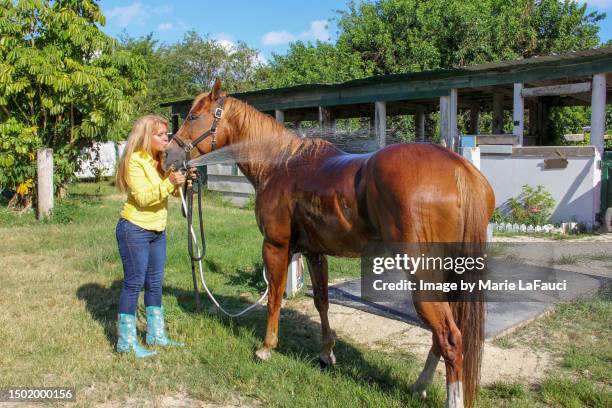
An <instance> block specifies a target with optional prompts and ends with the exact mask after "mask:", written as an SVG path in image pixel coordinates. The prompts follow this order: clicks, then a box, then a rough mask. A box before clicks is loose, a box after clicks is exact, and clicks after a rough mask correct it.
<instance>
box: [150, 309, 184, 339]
mask: <svg viewBox="0 0 612 408" xmlns="http://www.w3.org/2000/svg"><path fill="white" fill-rule="evenodd" d="M147 344H149V345H155V346H175V347H183V346H184V345H185V343H181V342H179V341H174V340H170V339H169V338H168V336H167V335H166V328H165V324H164V309H163V308H162V307H159V306H147Z"/></svg>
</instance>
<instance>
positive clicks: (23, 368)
mask: <svg viewBox="0 0 612 408" xmlns="http://www.w3.org/2000/svg"><path fill="white" fill-rule="evenodd" d="M122 203H123V197H122V196H120V195H118V194H117V193H116V192H115V191H114V190H113V188H112V187H111V186H109V185H108V184H107V183H100V184H93V183H81V184H77V185H74V186H72V188H71V189H70V195H69V197H68V198H66V199H64V200H63V201H62V202H61V203H59V204H56V210H55V214H54V217H53V218H52V219H51V220H50V221H45V222H38V221H36V220H35V219H34V217H33V215H32V214H25V215H21V216H19V215H16V214H14V213H12V212H9V211H8V210H6V209H5V208H4V205H3V206H0V240H1V242H2V245H1V246H0V258H1V265H2V270H1V272H0V276H1V279H2V280H1V285H0V308H1V309H2V313H0V325H1V327H2V329H0V343H1V344H3V346H4V347H2V348H1V349H0V388H7V387H11V386H39V387H40V386H46V387H51V386H56V387H74V388H75V389H76V391H77V404H78V405H80V406H91V405H95V404H96V403H101V402H105V401H114V402H117V403H119V404H121V403H122V402H125V401H126V400H128V399H129V398H145V399H148V400H151V399H153V398H154V397H156V396H161V395H177V394H187V395H188V396H189V397H191V398H195V399H201V400H204V401H208V402H214V403H234V404H237V403H242V404H246V405H258V404H261V405H263V406H290V405H291V406H300V407H302V406H317V407H318V406H338V407H353V406H372V407H382V406H398V407H399V406H409V407H422V406H430V407H439V406H443V405H444V401H445V391H444V387H443V384H441V383H436V384H435V385H434V386H433V387H432V390H431V392H430V393H429V395H430V396H429V398H428V400H427V401H425V402H423V401H420V400H418V399H414V398H413V397H411V396H410V394H409V392H408V386H409V385H410V384H411V383H412V382H413V381H414V380H415V379H416V377H417V375H418V373H419V372H420V369H421V368H422V362H421V361H419V360H418V359H417V358H416V357H415V356H414V355H413V354H411V353H410V350H405V352H403V353H397V352H394V353H385V352H384V351H380V350H376V351H375V350H369V349H367V348H365V347H363V346H361V345H359V344H355V343H352V342H350V341H347V340H346V339H340V340H339V341H338V344H337V347H336V350H335V351H336V356H337V358H338V365H337V366H336V367H335V368H334V369H332V370H328V371H324V372H323V371H321V370H320V369H319V367H318V363H317V360H316V359H317V355H318V353H319V349H320V330H319V326H318V321H317V322H313V323H312V324H306V325H305V324H304V316H300V315H298V313H297V312H294V311H288V310H285V311H283V314H282V318H281V327H280V330H281V332H280V344H279V348H278V349H277V351H276V352H275V353H274V355H273V358H272V360H271V361H269V362H266V363H263V364H262V363H258V362H256V361H255V360H254V358H253V352H254V350H255V349H256V348H257V347H258V346H259V344H260V342H261V340H262V339H263V335H264V332H265V311H264V310H257V311H254V312H252V313H250V314H249V315H247V316H246V317H242V318H238V319H227V318H223V317H220V316H217V315H209V314H207V313H206V312H203V313H198V312H196V310H195V303H194V301H193V295H192V291H191V288H192V280H191V270H190V265H189V261H188V257H187V252H186V226H185V222H184V219H183V218H182V216H181V215H180V210H179V202H178V200H173V201H172V203H171V208H170V215H169V224H168V229H167V232H168V262H167V267H166V278H165V287H164V298H163V302H164V305H165V307H166V310H167V315H168V319H167V320H168V323H169V332H170V334H171V335H172V336H174V337H175V338H177V339H179V340H182V341H185V342H186V343H187V347H185V348H182V349H174V350H164V351H162V352H161V353H160V354H159V355H158V356H156V357H153V358H151V359H146V360H142V361H141V360H135V359H134V358H131V357H130V356H124V355H119V354H117V353H115V352H114V346H115V342H116V335H115V320H116V312H117V304H118V299H119V290H120V286H121V279H122V270H121V264H120V261H119V255H118V251H117V244H116V240H115V236H114V229H115V224H116V222H117V217H118V213H119V211H120V208H121V205H122ZM3 204H5V203H3ZM205 204H206V206H205V209H204V214H205V222H206V224H205V225H206V231H207V243H208V256H207V258H206V262H205V263H206V269H207V271H209V272H208V274H207V282H208V284H209V287H210V288H211V290H212V291H213V293H215V295H218V298H219V300H220V301H221V302H222V303H223V305H224V306H225V305H227V307H228V308H229V309H233V310H236V309H237V308H241V307H243V306H244V305H245V303H244V302H245V301H247V302H252V301H254V300H256V299H257V298H258V297H259V293H261V292H263V290H264V289H265V284H264V283H263V281H262V279H261V269H262V262H261V235H260V233H259V231H258V229H257V226H256V224H255V220H254V216H253V211H252V210H242V209H236V208H232V207H230V206H227V205H224V204H223V203H222V202H221V200H220V199H219V198H218V197H215V196H207V197H206V199H205ZM348 276H359V262H358V260H345V259H331V260H330V278H331V279H336V278H341V277H348ZM602 298H603V300H602V299H596V300H584V301H581V302H578V303H576V304H572V305H561V306H559V307H558V308H557V310H556V311H555V312H554V313H552V314H551V315H549V316H548V317H547V318H545V319H543V320H540V321H537V322H535V323H532V324H530V325H529V326H527V327H525V328H523V329H522V330H520V331H519V332H517V333H514V334H512V335H510V336H508V337H507V338H504V339H503V340H500V341H502V342H503V343H504V344H506V345H507V346H508V347H512V345H513V344H530V345H532V346H533V347H545V348H547V349H549V350H550V351H551V352H553V353H555V355H557V356H559V361H560V363H559V367H558V369H555V370H553V372H551V373H550V374H549V375H548V377H547V378H546V379H545V380H544V381H543V382H542V384H535V385H533V384H531V385H529V384H519V383H497V384H495V385H493V386H489V387H486V388H484V389H482V391H481V396H480V399H479V402H478V404H479V406H482V407H498V406H507V407H532V406H552V407H558V406H563V407H581V406H590V407H608V406H610V405H611V401H612V400H611V391H610V390H611V387H612V382H611V378H612V375H611V362H612V350H611V345H610V338H612V327H611V322H612V318H611V317H612V313H611V312H612V307H611V306H610V304H611V303H610V297H609V294H603V295H602ZM141 302H142V296H141ZM203 302H204V305H205V307H204V309H205V310H207V309H208V306H209V305H210V304H211V303H210V302H209V301H208V299H207V298H204V297H203ZM290 302H291V301H290ZM140 307H141V310H140V313H139V314H140V322H139V324H140V328H141V329H142V328H143V327H144V321H143V310H142V308H143V305H142V303H141V305H140Z"/></svg>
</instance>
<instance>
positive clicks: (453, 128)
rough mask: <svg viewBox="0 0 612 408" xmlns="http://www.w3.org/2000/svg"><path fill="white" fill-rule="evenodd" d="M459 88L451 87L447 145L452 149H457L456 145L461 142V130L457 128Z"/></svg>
mask: <svg viewBox="0 0 612 408" xmlns="http://www.w3.org/2000/svg"><path fill="white" fill-rule="evenodd" d="M457 106H458V101H457V90H456V89H451V90H450V95H449V107H448V110H449V112H448V113H449V117H448V126H449V130H450V133H449V139H448V141H447V146H448V148H449V149H451V150H453V151H454V150H456V149H455V146H456V145H458V144H459V141H458V138H459V130H458V129H457Z"/></svg>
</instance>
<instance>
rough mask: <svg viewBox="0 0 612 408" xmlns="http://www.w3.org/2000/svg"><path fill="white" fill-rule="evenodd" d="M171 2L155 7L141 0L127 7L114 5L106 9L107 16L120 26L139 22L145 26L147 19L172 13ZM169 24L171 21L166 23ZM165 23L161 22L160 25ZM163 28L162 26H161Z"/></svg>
mask: <svg viewBox="0 0 612 408" xmlns="http://www.w3.org/2000/svg"><path fill="white" fill-rule="evenodd" d="M172 9H173V7H172V5H171V4H162V5H159V6H155V7H149V6H145V5H143V4H142V3H140V2H136V3H132V4H130V5H129V6H125V7H113V8H112V9H110V10H108V11H106V13H105V14H106V16H107V17H108V18H109V20H113V21H115V22H116V24H117V25H118V26H119V27H122V28H124V27H127V26H129V25H130V24H138V25H139V26H144V25H145V22H146V20H148V18H149V17H150V16H151V15H152V14H154V15H165V14H170V13H172ZM164 24H169V23H164ZM164 24H161V25H160V27H161V26H162V25H164ZM160 29H161V28H160Z"/></svg>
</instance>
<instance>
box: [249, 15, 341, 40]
mask: <svg viewBox="0 0 612 408" xmlns="http://www.w3.org/2000/svg"><path fill="white" fill-rule="evenodd" d="M296 40H304V41H307V40H318V41H329V30H328V27H327V21H325V20H315V21H313V22H311V23H310V30H308V31H304V32H302V33H300V34H297V35H296V34H291V33H290V32H288V31H284V30H283V31H271V32H269V33H266V34H265V35H264V36H263V37H262V38H261V42H262V44H263V45H281V44H288V43H290V42H292V41H296Z"/></svg>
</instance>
